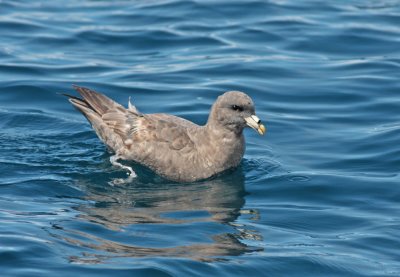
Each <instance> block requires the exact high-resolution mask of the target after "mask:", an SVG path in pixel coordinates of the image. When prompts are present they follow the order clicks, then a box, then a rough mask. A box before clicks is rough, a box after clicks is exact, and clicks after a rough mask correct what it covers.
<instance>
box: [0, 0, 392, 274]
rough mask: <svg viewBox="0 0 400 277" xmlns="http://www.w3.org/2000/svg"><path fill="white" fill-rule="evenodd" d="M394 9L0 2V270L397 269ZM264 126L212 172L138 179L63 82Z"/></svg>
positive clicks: (173, 0) (254, 2)
mask: <svg viewBox="0 0 400 277" xmlns="http://www.w3.org/2000/svg"><path fill="white" fill-rule="evenodd" d="M399 80H400V1H398V0H381V1H373V0H346V1H345V0H338V1H322V0H304V1H296V0H270V1H258V0H251V1H237V0H233V1H220V0H218V1H217V0H213V1H211V0H210V1H202V0H192V1H183V0H151V1H88V0H70V1H61V0H56V1H44V0H41V1H40V0H39V1H28V0H19V1H18V0H17V1H9V0H3V1H0V130H1V131H0V272H1V276H74V275H73V274H76V275H75V276H96V277H97V276H400V262H399V261H400V239H399V234H400V219H399V215H400V182H399V181H400V178H399V169H400V146H399V142H400V95H399V93H400V82H399ZM72 84H77V85H81V86H87V87H90V88H93V89H96V90H98V91H100V92H103V93H106V94H107V95H109V96H110V97H112V98H113V99H115V100H117V101H118V102H121V103H123V104H124V105H126V104H127V102H128V97H129V96H131V97H132V100H133V102H134V103H135V104H136V105H137V106H138V107H139V109H140V110H141V111H142V112H146V113H152V112H165V113H172V114H175V115H178V116H182V117H185V118H187V119H190V120H192V121H194V122H196V123H198V124H204V123H205V122H206V120H207V115H208V112H209V109H210V105H211V104H212V103H213V102H214V100H215V99H216V97H217V96H218V95H220V94H221V93H223V92H224V91H227V90H242V91H244V92H246V93H248V94H249V95H251V96H252V97H253V99H254V101H255V103H256V109H257V114H258V115H259V117H260V118H262V119H263V120H264V122H266V126H267V129H268V132H267V135H266V136H265V137H261V136H258V135H257V134H256V133H255V132H253V131H251V130H248V131H246V139H247V150H246V155H245V157H244V160H243V162H242V164H241V166H240V167H239V168H238V169H237V170H235V171H233V172H229V173H228V174H225V175H223V176H220V177H218V178H214V179H211V180H208V181H202V182H198V183H192V184H179V183H173V182H168V181H166V180H163V179H161V178H159V177H157V176H156V175H155V174H153V173H152V172H150V171H149V170H146V169H145V168H141V169H139V171H138V172H137V173H138V175H139V177H138V178H137V179H135V180H133V181H132V182H130V183H129V184H124V185H123V184H121V185H118V184H115V183H113V182H112V181H113V180H117V179H118V178H123V177H124V176H125V173H124V172H123V171H121V170H118V169H116V168H114V167H112V166H111V165H110V163H109V154H108V153H107V151H106V149H105V147H104V146H103V145H102V143H101V142H100V141H99V139H98V138H97V137H96V135H95V133H94V132H93V131H92V129H91V127H90V125H89V124H88V123H87V121H86V120H85V118H84V117H83V116H82V115H81V114H79V113H78V112H76V111H75V110H74V109H73V107H72V106H71V105H70V104H69V103H68V101H67V100H66V99H65V97H63V96H62V95H60V94H59V93H61V92H67V93H73V89H72V87H71V85H72Z"/></svg>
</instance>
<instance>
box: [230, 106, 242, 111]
mask: <svg viewBox="0 0 400 277" xmlns="http://www.w3.org/2000/svg"><path fill="white" fill-rule="evenodd" d="M232 110H235V111H239V112H242V111H243V108H242V107H241V106H238V105H232Z"/></svg>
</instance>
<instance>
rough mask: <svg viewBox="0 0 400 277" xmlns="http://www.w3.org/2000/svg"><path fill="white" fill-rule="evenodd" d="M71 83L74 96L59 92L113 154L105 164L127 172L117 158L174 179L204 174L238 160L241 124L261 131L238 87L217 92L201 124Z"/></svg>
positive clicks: (234, 164) (197, 177) (192, 179)
mask: <svg viewBox="0 0 400 277" xmlns="http://www.w3.org/2000/svg"><path fill="white" fill-rule="evenodd" d="M73 88H74V89H75V90H76V91H77V92H78V93H79V95H80V97H78V96H73V95H70V94H64V95H65V96H67V97H68V100H69V101H70V102H71V104H72V105H73V106H74V107H75V108H76V109H77V110H78V111H79V112H81V113H82V114H83V115H84V116H85V117H86V119H87V120H88V121H89V123H90V124H91V126H92V127H93V129H94V131H95V132H96V134H97V136H98V137H99V138H100V140H101V141H102V142H103V143H104V144H105V145H106V146H107V148H108V149H109V150H110V151H111V152H112V153H113V155H112V156H111V157H110V162H111V164H112V165H114V166H116V167H120V168H122V169H124V170H127V171H128V172H127V174H128V175H130V176H131V177H137V175H136V173H135V172H134V170H133V169H132V168H131V167H129V166H126V165H123V164H121V163H120V162H119V161H121V160H124V161H133V162H135V163H138V164H140V165H143V166H145V167H147V168H150V169H151V170H152V171H154V172H155V173H156V174H158V175H159V176H161V177H163V178H165V179H168V180H171V181H175V182H196V181H200V180H204V179H208V178H211V177H214V176H216V175H219V174H220V173H222V172H225V171H227V170H229V169H232V168H235V167H237V166H238V165H239V164H240V162H241V160H242V158H243V155H244V152H245V138H244V134H243V130H244V129H245V128H246V127H250V128H252V129H254V130H255V131H257V132H258V133H259V134H260V135H264V134H265V132H266V128H265V126H264V124H263V123H262V122H261V120H260V119H259V118H258V117H257V115H256V113H255V107H254V102H253V100H252V99H251V98H250V96H248V95H247V94H245V93H244V92H240V91H228V92H225V93H223V94H222V95H220V96H218V98H217V100H216V101H215V102H214V104H213V105H212V107H211V111H210V114H209V116H208V120H207V123H206V124H205V125H202V126H201V125H197V124H195V123H193V122H191V121H189V120H186V119H184V118H181V117H178V116H175V115H171V114H165V113H154V114H145V113H141V112H139V110H138V109H137V108H136V107H135V106H134V105H133V104H132V103H131V99H130V98H129V100H128V107H127V108H125V107H124V106H122V105H121V104H119V103H117V102H115V101H114V100H112V99H110V98H109V97H107V96H106V95H104V94H102V93H99V92H96V91H94V90H91V89H89V88H86V87H81V86H76V85H74V86H73Z"/></svg>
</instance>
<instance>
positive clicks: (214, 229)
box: [53, 168, 262, 263]
mask: <svg viewBox="0 0 400 277" xmlns="http://www.w3.org/2000/svg"><path fill="white" fill-rule="evenodd" d="M153 178H154V176H153ZM96 179H97V178H96ZM150 179H151V178H150ZM78 186H80V188H81V189H82V190H84V191H85V193H86V194H87V196H86V200H89V202H85V204H83V205H80V206H78V207H77V208H76V209H77V210H78V212H79V214H78V217H79V219H80V221H79V222H80V223H82V224H81V225H82V226H81V227H79V228H77V227H76V226H77V225H76V223H75V224H74V225H73V226H74V227H73V228H70V227H69V226H62V225H61V226H60V224H59V225H58V226H55V228H56V229H57V237H58V238H61V239H63V240H64V241H67V242H68V243H69V244H73V245H78V246H79V247H83V248H85V249H86V250H85V251H83V252H84V254H83V255H81V256H73V257H70V259H71V261H73V262H79V263H101V262H104V260H106V259H110V258H114V257H148V256H157V257H183V258H191V259H195V260H202V261H212V260H219V259H221V258H223V259H226V258H228V257H229V256H237V255H241V254H243V253H246V252H251V251H257V250H261V249H259V248H256V247H250V246H248V245H246V244H245V243H243V242H241V240H261V239H262V238H261V237H260V236H259V235H258V234H257V232H256V231H254V230H249V229H248V228H247V227H246V226H245V225H244V224H240V223H238V222H237V219H238V217H239V216H240V215H241V214H246V218H247V217H250V219H257V216H258V215H257V212H256V211H253V210H243V209H242V207H243V205H244V203H245V200H244V196H245V194H246V192H245V190H244V175H243V172H242V169H241V168H238V169H236V170H235V171H233V172H230V173H227V174H224V175H223V176H220V177H218V178H215V179H213V180H207V181H203V182H197V183H190V184H177V183H167V181H165V180H158V181H154V180H150V181H149V180H148V179H146V178H144V179H143V178H142V179H137V180H135V181H134V182H132V183H131V184H129V185H124V186H107V185H104V184H99V183H98V182H96V181H95V179H94V178H93V176H92V177H91V179H90V180H88V179H84V180H79V181H78ZM88 203H90V204H88ZM64 225H68V224H64ZM93 225H96V226H101V228H100V230H99V228H97V227H93ZM78 226H79V225H78ZM53 235H55V234H53ZM81 252H82V251H81Z"/></svg>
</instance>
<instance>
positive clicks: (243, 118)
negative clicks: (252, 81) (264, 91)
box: [208, 91, 266, 135]
mask: <svg viewBox="0 0 400 277" xmlns="http://www.w3.org/2000/svg"><path fill="white" fill-rule="evenodd" d="M208 124H215V125H220V126H223V127H224V128H226V129H228V130H230V131H233V132H235V133H237V134H241V133H242V131H243V129H244V128H245V127H251V128H253V129H254V130H256V131H257V132H258V133H259V134H260V135H264V134H265V132H266V128H265V126H264V125H263V124H262V123H261V120H260V119H259V118H258V117H257V116H256V113H255V108H254V103H253V100H252V99H251V98H250V96H248V95H247V94H245V93H243V92H240V91H228V92H225V93H224V94H222V95H221V96H219V97H218V99H217V101H216V102H215V103H214V105H213V107H212V109H211V113H210V117H209V119H208Z"/></svg>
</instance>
